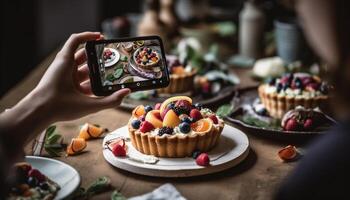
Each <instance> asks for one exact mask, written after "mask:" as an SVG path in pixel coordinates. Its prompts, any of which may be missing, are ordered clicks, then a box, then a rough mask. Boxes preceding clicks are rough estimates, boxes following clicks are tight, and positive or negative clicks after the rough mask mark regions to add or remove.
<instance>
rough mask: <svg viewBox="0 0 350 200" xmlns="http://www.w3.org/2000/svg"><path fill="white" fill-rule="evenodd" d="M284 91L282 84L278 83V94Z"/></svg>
mask: <svg viewBox="0 0 350 200" xmlns="http://www.w3.org/2000/svg"><path fill="white" fill-rule="evenodd" d="M282 89H283V85H282V83H278V84H277V86H276V92H277V93H280V92H281V90H282Z"/></svg>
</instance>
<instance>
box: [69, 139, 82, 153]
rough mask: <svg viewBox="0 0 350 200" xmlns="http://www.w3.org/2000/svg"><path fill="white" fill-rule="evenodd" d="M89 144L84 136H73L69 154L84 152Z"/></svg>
mask: <svg viewBox="0 0 350 200" xmlns="http://www.w3.org/2000/svg"><path fill="white" fill-rule="evenodd" d="M86 146H87V143H86V141H85V140H84V139H83V138H73V139H72V140H71V142H70V144H69V145H68V147H67V155H75V154H77V153H80V152H82V151H83V150H84V149H85V148H86Z"/></svg>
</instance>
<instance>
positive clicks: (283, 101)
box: [258, 84, 329, 118]
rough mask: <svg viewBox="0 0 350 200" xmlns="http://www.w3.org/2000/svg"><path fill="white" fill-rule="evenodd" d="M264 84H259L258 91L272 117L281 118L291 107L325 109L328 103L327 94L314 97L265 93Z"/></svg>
mask: <svg viewBox="0 0 350 200" xmlns="http://www.w3.org/2000/svg"><path fill="white" fill-rule="evenodd" d="M265 87H266V84H263V85H260V86H259V88H258V93H259V97H260V100H261V102H262V103H263V104H264V106H265V108H266V109H267V111H269V114H270V115H271V116H272V117H275V118H282V117H283V115H284V114H285V113H286V112H288V111H289V110H291V109H294V108H295V107H297V106H303V107H304V108H316V107H320V108H321V109H322V110H327V109H328V105H329V97H328V96H327V95H321V96H316V97H310V98H305V97H302V96H296V97H292V96H287V95H285V96H282V95H278V93H276V92H274V93H266V92H265Z"/></svg>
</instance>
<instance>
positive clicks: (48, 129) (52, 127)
mask: <svg viewBox="0 0 350 200" xmlns="http://www.w3.org/2000/svg"><path fill="white" fill-rule="evenodd" d="M55 130H56V126H55V125H52V126H49V128H47V129H46V137H50V136H51V135H52V134H53V133H54V132H55Z"/></svg>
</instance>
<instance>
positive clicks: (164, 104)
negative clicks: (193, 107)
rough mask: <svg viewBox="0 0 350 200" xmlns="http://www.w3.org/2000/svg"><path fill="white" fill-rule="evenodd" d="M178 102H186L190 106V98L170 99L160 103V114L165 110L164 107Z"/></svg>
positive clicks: (177, 97)
mask: <svg viewBox="0 0 350 200" xmlns="http://www.w3.org/2000/svg"><path fill="white" fill-rule="evenodd" d="M180 100H186V101H188V102H189V103H190V104H192V99H191V98H190V97H187V96H176V97H171V98H169V99H167V100H165V101H164V102H163V103H162V106H161V107H160V109H159V110H160V113H163V111H164V110H165V108H166V107H168V105H169V104H171V103H173V102H176V101H180Z"/></svg>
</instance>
